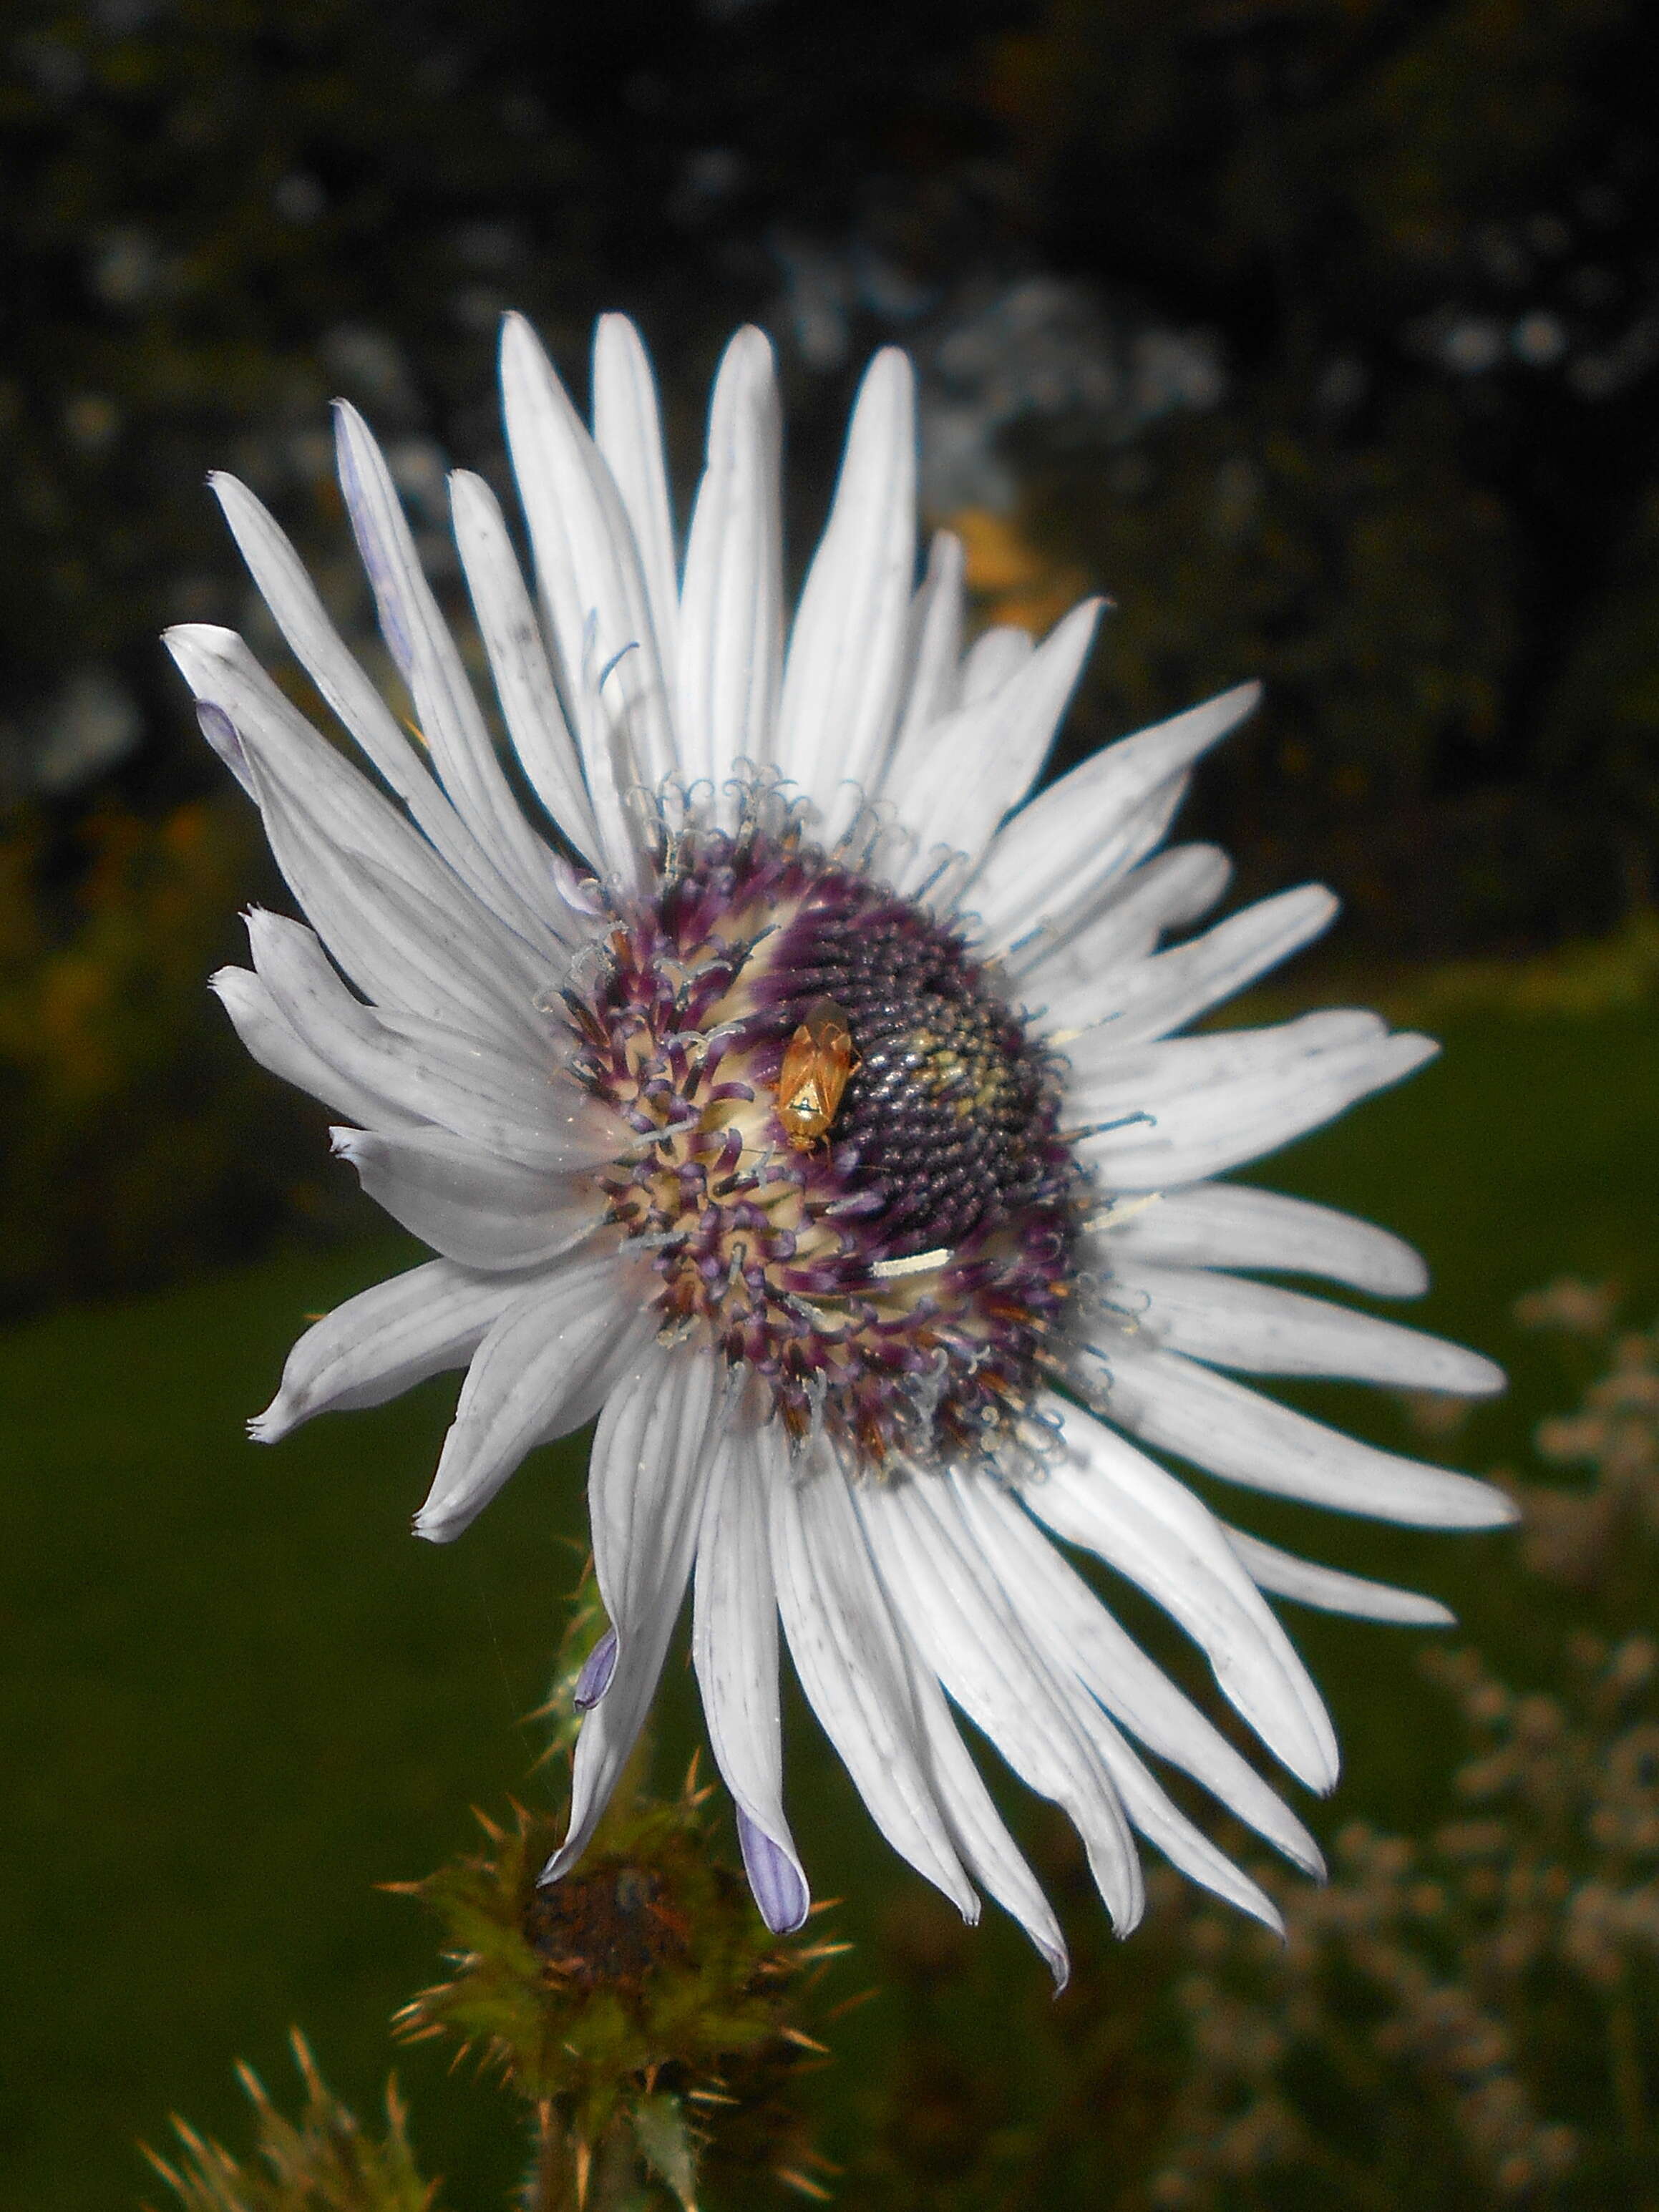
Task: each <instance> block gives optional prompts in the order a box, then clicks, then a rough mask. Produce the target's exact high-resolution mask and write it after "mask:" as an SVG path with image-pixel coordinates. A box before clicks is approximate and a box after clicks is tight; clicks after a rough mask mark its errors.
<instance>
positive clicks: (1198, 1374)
mask: <svg viewBox="0 0 1659 2212" xmlns="http://www.w3.org/2000/svg"><path fill="white" fill-rule="evenodd" d="M1109 1364H1110V1373H1111V1383H1110V1388H1109V1395H1108V1397H1107V1401H1106V1403H1107V1405H1108V1407H1109V1411H1110V1414H1111V1418H1112V1419H1113V1420H1115V1421H1117V1422H1120V1423H1121V1425H1123V1426H1124V1427H1125V1428H1127V1429H1129V1430H1132V1431H1133V1433H1134V1434H1135V1435H1136V1436H1139V1437H1146V1440H1147V1441H1148V1443H1154V1444H1157V1445H1158V1446H1160V1447H1161V1448H1162V1449H1164V1450H1165V1451H1172V1452H1176V1453H1178V1454H1179V1455H1181V1457H1182V1459H1188V1460H1190V1461H1192V1462H1193V1463H1194V1466H1196V1467H1201V1468H1207V1469H1208V1471H1209V1472H1210V1473H1211V1474H1218V1475H1220V1476H1221V1477H1222V1478H1223V1479H1224V1480H1226V1481H1228V1482H1242V1483H1246V1484H1248V1485H1249V1487H1250V1488H1251V1489H1253V1490H1269V1491H1273V1492H1277V1494H1278V1495H1279V1496H1280V1497H1282V1498H1306V1499H1307V1500H1308V1501H1309V1502H1310V1504H1315V1505H1328V1506H1332V1507H1334V1509H1335V1510H1337V1511H1338V1512H1340V1513H1364V1514H1369V1515H1370V1516H1372V1517H1373V1518H1374V1519H1376V1520H1378V1521H1401V1522H1406V1523H1407V1524H1408V1525H1410V1526H1413V1527H1416V1528H1502V1527H1504V1525H1505V1524H1506V1523H1508V1522H1511V1521H1513V1520H1514V1519H1515V1517H1516V1509H1515V1506H1514V1504H1513V1503H1512V1502H1511V1501H1510V1499H1509V1498H1506V1497H1505V1496H1504V1492H1502V1491H1501V1490H1495V1489H1493V1487H1492V1485H1491V1484H1490V1483H1486V1482H1476V1481H1475V1480H1474V1479H1473V1478H1472V1477H1471V1476H1469V1475H1467V1474H1451V1473H1450V1472H1449V1470H1448V1469H1446V1468H1439V1467H1427V1466H1425V1465H1424V1464H1423V1463H1422V1462H1420V1461H1419V1460H1412V1459H1401V1457H1399V1456H1398V1455H1397V1454H1395V1453H1394V1452H1385V1451H1379V1450H1378V1449H1376V1446H1375V1445H1374V1444H1364V1443H1358V1442H1357V1441H1356V1440H1355V1439H1354V1438H1353V1437H1345V1436H1343V1435H1341V1434H1340V1431H1337V1430H1335V1429H1328V1428H1326V1427H1325V1426H1324V1425H1323V1424H1322V1422H1319V1421H1314V1420H1310V1419H1309V1418H1308V1417H1307V1415H1306V1414H1305V1413H1292V1412H1291V1409H1290V1407H1288V1406H1279V1405H1275V1404H1274V1403H1273V1400H1272V1399H1270V1398H1263V1397H1261V1396H1260V1395H1258V1394H1257V1393H1256V1392H1255V1391H1254V1390H1247V1389H1244V1387H1243V1385H1242V1384H1241V1383H1233V1382H1231V1381H1229V1380H1228V1379H1227V1377H1226V1376H1221V1375H1217V1374H1215V1373H1213V1372H1212V1370H1210V1369H1209V1368H1207V1367H1200V1366H1197V1365H1195V1364H1194V1362H1193V1361H1191V1360H1190V1359H1183V1358H1182V1357H1181V1356H1180V1354H1179V1353H1178V1352H1158V1351H1156V1350H1154V1349H1153V1348H1152V1346H1149V1345H1142V1344H1140V1343H1139V1342H1137V1341H1136V1340H1135V1339H1133V1337H1125V1338H1122V1339H1121V1340H1119V1341H1118V1342H1116V1343H1115V1344H1114V1346H1113V1347H1112V1352H1111V1359H1110V1363H1109Z"/></svg>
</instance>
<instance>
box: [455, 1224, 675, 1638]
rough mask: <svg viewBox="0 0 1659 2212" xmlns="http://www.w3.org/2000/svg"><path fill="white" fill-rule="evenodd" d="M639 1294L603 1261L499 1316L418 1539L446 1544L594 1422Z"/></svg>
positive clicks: (548, 1281)
mask: <svg viewBox="0 0 1659 2212" xmlns="http://www.w3.org/2000/svg"><path fill="white" fill-rule="evenodd" d="M636 1289H637V1285H636V1283H635V1279H634V1278H633V1276H632V1275H631V1274H630V1273H628V1272H627V1271H626V1270H625V1269H624V1268H623V1267H622V1265H621V1263H620V1262H619V1261H618V1260H617V1257H616V1255H614V1254H612V1253H608V1252H607V1253H602V1254H600V1255H599V1256H598V1257H597V1258H594V1259H591V1260H586V1261H577V1262H575V1263H574V1264H571V1265H567V1266H563V1267H559V1268H558V1269H557V1270H556V1272H555V1273H552V1274H550V1275H547V1276H544V1277H543V1278H541V1279H539V1280H538V1281H537V1282H536V1283H535V1284H534V1285H533V1286H532V1288H530V1289H528V1290H526V1291H524V1292H523V1294H522V1295H521V1296H520V1297H518V1298H516V1299H515V1300H514V1301H513V1304H511V1305H509V1306H507V1308H506V1309H505V1310H504V1311H503V1312H502V1314H501V1317H500V1318H499V1320H497V1321H496V1322H495V1325H494V1327H493V1328H491V1329H490V1330H489V1334H487V1335H486V1336H485V1337H484V1339H483V1341H482V1342H481V1343H480V1345H479V1346H478V1349H477V1352H475V1353H474V1354H473V1358H472V1364H471V1367H470V1368H469V1369H468V1370H467V1376H466V1381H465V1383H463V1384H462V1385H461V1395H460V1397H459V1400H458V1401H457V1403H456V1407H455V1419H454V1420H453V1423H452V1424H451V1425H450V1430H449V1433H448V1435H447V1437H445V1438H444V1448H443V1451H442V1454H441V1456H440V1458H439V1461H438V1471H437V1473H436V1474H435V1476H434V1477H433V1479H432V1488H431V1490H430V1491H429V1492H428V1494H427V1499H426V1503H425V1504H423V1505H422V1508H421V1510H420V1511H419V1512H418V1513H417V1514H416V1516H415V1533H416V1535H418V1536H424V1537H426V1538H427V1539H428V1541H429V1542H431V1543H434V1544H447V1543H450V1542H452V1541H453V1539H454V1538H455V1537H457V1536H459V1534H461V1531H462V1530H463V1529H464V1528H467V1527H469V1526H470V1525H471V1522H473V1521H475V1520H476V1519H477V1516H478V1515H479V1514H480V1513H482V1512H483V1509H484V1507H485V1506H486V1505H488V1504H489V1501H490V1499H491V1498H493V1497H494V1496H495V1493H496V1492H497V1491H498V1490H500V1489H501V1486H502V1485H503V1484H504V1483H505V1482H507V1480H509V1478H510V1477H511V1476H512V1475H513V1474H515V1473H516V1472H517V1470H518V1468H519V1465H520V1462H521V1461H522V1460H523V1458H524V1457H525V1455H526V1453H527V1452H529V1451H531V1450H532V1449H534V1448H535V1446H536V1445H537V1444H538V1443H545V1442H547V1441H548V1440H549V1439H550V1437H555V1436H562V1435H567V1434H568V1432H569V1431H571V1430H572V1429H579V1428H580V1426H581V1425H582V1423H583V1422H584V1421H586V1420H590V1419H592V1416H593V1414H594V1413H596V1412H597V1410H598V1404H599V1399H600V1398H601V1397H602V1396H603V1395H604V1393H605V1390H606V1389H608V1387H609V1384H610V1382H611V1378H612V1376H613V1372H614V1370H615V1368H616V1364H617V1351H618V1346H619V1343H620V1342H621V1341H623V1340H627V1341H628V1342H629V1350H630V1351H631V1350H632V1349H633V1344H632V1336H631V1333H630V1331H629V1329H628V1328H627V1327H626V1326H625V1324H627V1323H628V1322H629V1321H630V1320H632V1319H633V1318H635V1313H636V1308H635V1297H634V1293H635V1291H636ZM613 1620H614V1616H613Z"/></svg>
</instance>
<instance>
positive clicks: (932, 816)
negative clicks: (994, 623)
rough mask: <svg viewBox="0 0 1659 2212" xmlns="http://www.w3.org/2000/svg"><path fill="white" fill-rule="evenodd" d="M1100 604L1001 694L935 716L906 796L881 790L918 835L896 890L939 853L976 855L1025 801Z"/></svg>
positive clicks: (1057, 632) (1022, 668)
mask: <svg viewBox="0 0 1659 2212" xmlns="http://www.w3.org/2000/svg"><path fill="white" fill-rule="evenodd" d="M1101 605H1102V602H1101V601H1100V600H1098V599H1090V600H1086V601H1085V603H1084V605H1082V606H1080V607H1074V608H1073V611H1072V612H1071V613H1070V614H1069V615H1067V616H1066V619H1065V621H1064V622H1062V623H1058V624H1057V625H1056V627H1055V628H1054V630H1053V631H1051V632H1050V634H1049V635H1048V637H1046V638H1045V639H1044V640H1043V641H1042V646H1041V647H1039V648H1038V650H1037V651H1036V653H1035V654H1030V655H1027V656H1024V658H1023V659H1022V661H1021V665H1019V667H1018V669H1017V670H1015V671H1014V672H1013V673H1012V674H1011V675H1010V676H1009V677H1008V678H1007V679H1006V682H1005V683H1004V684H1002V685H1001V687H1000V689H999V690H995V691H993V692H990V693H988V694H987V695H986V696H982V697H981V698H979V699H977V700H975V701H974V702H972V703H971V704H967V705H963V706H962V707H960V708H957V712H956V713H955V714H950V715H947V716H946V717H945V720H943V721H940V722H936V723H935V724H934V725H933V728H932V729H931V730H930V731H929V732H928V733H927V738H926V739H925V740H924V741H922V743H921V744H920V745H918V746H917V747H916V748H915V752H916V754H917V756H918V758H917V761H916V766H915V777H916V784H915V787H913V789H912V791H911V792H909V793H905V794H903V795H902V796H901V794H900V793H898V792H897V791H896V790H894V789H893V788H892V787H891V784H890V786H889V789H888V792H887V795H888V796H889V797H890V798H891V799H893V801H894V804H895V805H897V806H899V807H900V809H901V811H902V812H903V813H904V814H905V816H906V817H907V822H908V827H909V828H911V829H913V830H914V831H915V833H916V835H917V836H918V837H919V838H920V839H921V853H920V854H918V856H917V858H916V860H915V861H913V862H912V863H911V865H910V866H909V867H908V868H907V869H906V870H904V871H903V872H902V874H901V875H900V877H899V879H898V887H899V889H900V890H908V889H912V888H914V887H915V886H916V885H918V884H921V882H922V881H923V880H924V879H925V878H926V877H927V874H928V872H930V870H931V869H933V867H934V866H936V865H937V855H938V854H939V852H940V851H944V852H946V853H960V854H963V856H964V857H965V859H966V860H968V861H969V863H971V862H973V861H975V860H977V859H978V857H979V855H980V854H981V853H982V852H983V851H984V850H985V848H986V846H987V844H988V843H989V842H990V840H991V837H992V835H993V833H994V830H995V829H996V826H997V823H999V822H1000V821H1001V819H1002V817H1003V816H1004V815H1005V814H1006V813H1007V811H1008V810H1009V809H1010V808H1011V807H1012V806H1017V805H1018V804H1019V802H1020V800H1021V799H1024V796H1025V794H1026V793H1027V792H1028V791H1029V790H1030V787H1031V785H1032V783H1033V782H1034V781H1036V776H1037V774H1038V772H1039V770H1040V769H1041V768H1042V763H1043V761H1044V760H1045V759H1046V758H1047V757H1048V748H1049V746H1050V745H1051V744H1053V742H1054V732H1055V731H1056V730H1057V729H1058V728H1059V727H1060V717H1061V716H1062V715H1063V714H1064V713H1065V712H1066V707H1067V705H1068V704H1069V703H1070V701H1071V696H1072V693H1073V690H1074V689H1075V688H1076V684H1077V679H1078V678H1079V675H1080V674H1081V672H1082V669H1083V663H1084V660H1085V657H1086V655H1087V653H1088V651H1089V647H1090V644H1091V641H1092V640H1093V637H1094V632H1095V624H1096V623H1097V621H1098V620H1099V617H1100V610H1101ZM1021 635H1024V632H1022V633H1021Z"/></svg>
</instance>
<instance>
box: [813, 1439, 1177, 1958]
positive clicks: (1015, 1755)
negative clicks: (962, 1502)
mask: <svg viewBox="0 0 1659 2212" xmlns="http://www.w3.org/2000/svg"><path fill="white" fill-rule="evenodd" d="M857 1502H858V1508H859V1513H860V1517H861V1519H862V1520H863V1522H864V1525H865V1528H866V1530H867V1532H868V1534H869V1537H870V1541H871V1547H872V1551H873V1553H874V1554H875V1559H876V1564H877V1565H878V1568H879V1570H880V1571H881V1575H882V1579H883V1580H884V1583H886V1585H887V1590H888V1595H889V1596H890V1599H891V1600H892V1602H893V1605H894V1607H895V1609H896V1611H897V1612H898V1613H899V1614H900V1616H901V1618H902V1620H903V1621H904V1623H905V1625H906V1626H907V1627H908V1630H909V1632H910V1633H911V1635H912V1636H913V1637H914V1638H915V1641H916V1644H917V1645H918V1646H919V1648H920V1650H921V1654H922V1656H923V1657H924V1658H925V1659H926V1660H927V1663H928V1665H929V1666H931V1667H932V1668H933V1670H934V1672H935V1673H936V1674H938V1675H939V1679H940V1680H941V1681H942V1682H943V1683H944V1685H945V1688H946V1689H947V1690H948V1691H949V1692H950V1693H951V1697H952V1698H953V1699H955V1700H956V1702H957V1705H960V1706H961V1707H962V1709H963V1711H964V1712H965V1713H966V1714H967V1715H968V1716H969V1718H970V1719H971V1720H972V1721H974V1722H975V1724H976V1725H977V1726H978V1727H980V1728H981V1729H983V1730H984V1732H985V1734H986V1735H987V1736H988V1737H989V1738H990V1740H991V1741H992V1742H993V1743H994V1745H995V1746H996V1747H997V1749H998V1750H999V1751H1000V1753H1001V1754H1002V1756H1003V1758H1004V1759H1006V1761H1007V1762H1008V1764H1009V1765H1010V1766H1012V1768H1013V1770H1014V1771H1015V1773H1016V1774H1018V1776H1019V1777H1020V1778H1021V1779H1022V1780H1023V1781H1024V1782H1026V1783H1027V1784H1030V1787H1031V1788H1032V1789H1033V1790H1039V1791H1040V1792H1041V1793H1042V1796H1045V1797H1048V1798H1052V1799H1053V1800H1054V1802H1055V1803H1056V1804H1059V1805H1062V1806H1064V1808H1066V1812H1067V1814H1069V1815H1070V1816H1071V1819H1072V1821H1073V1825H1074V1826H1076V1828H1077V1831H1078V1832H1079V1835H1080V1836H1081V1837H1082V1838H1083V1842H1084V1847H1085V1850H1086V1851H1087V1853H1088V1856H1089V1864H1090V1867H1091V1870H1092V1872H1093V1874H1094V1877H1095V1882H1096V1885H1097V1887H1098V1889H1099V1891H1100V1893H1101V1896H1102V1898H1103V1899H1104V1901H1105V1903H1106V1906H1107V1909H1108V1910H1109V1912H1110V1913H1111V1916H1112V1921H1113V1924H1114V1926H1115V1928H1116V1929H1118V1931H1119V1932H1120V1933H1123V1932H1125V1931H1127V1929H1130V1928H1132V1927H1133V1925H1134V1923H1135V1922H1136V1921H1137V1920H1138V1919H1139V1917H1140V1913H1141V1910H1142V1907H1143V1905H1144V1904H1145V1892H1144V1890H1143V1887H1142V1884H1141V1880H1140V1866H1139V1860H1138V1859H1137V1857H1136V1856H1135V1850H1134V1845H1133V1842H1132V1841H1131V1840H1130V1837H1129V1831H1128V1824H1127V1821H1126V1820H1125V1819H1124V1816H1123V1808H1122V1807H1121V1804H1120V1803H1119V1802H1118V1799H1117V1795H1116V1792H1115V1790H1113V1788H1112V1786H1111V1784H1110V1781H1109V1778H1108V1777H1107V1775H1106V1772H1105V1770H1104V1769H1103V1766H1102V1765H1101V1763H1100V1759H1099V1757H1098V1755H1097V1753H1096V1752H1095V1751H1094V1749H1093V1747H1092V1746H1091V1744H1090V1742H1089V1740H1088V1738H1087V1736H1086V1735H1085V1733H1084V1731H1083V1729H1082V1728H1081V1727H1080V1726H1079V1723H1078V1721H1077V1719H1076V1717H1075V1715H1074V1713H1073V1710H1072V1705H1073V1698H1072V1697H1071V1696H1070V1695H1068V1691H1067V1686H1066V1683H1065V1682H1063V1681H1056V1680H1055V1679H1054V1675H1053V1674H1051V1673H1050V1671H1049V1669H1048V1667H1047V1666H1046V1665H1045V1664H1044V1662H1043V1661H1042V1658H1041V1657H1040V1656H1039V1655H1038V1654H1037V1653H1036V1652H1035V1651H1034V1650H1032V1648H1031V1644H1030V1639H1029V1638H1027V1637H1026V1636H1025V1635H1024V1632H1023V1631H1022V1630H1021V1628H1020V1626H1019V1624H1018V1621H1017V1620H1015V1618H1014V1617H1013V1614H1012V1609H1011V1608H1010V1607H1009V1604H1008V1601H1007V1597H1006V1593H1005V1592H1004V1591H1003V1589H1002V1588H1001V1586H1000V1583H998V1581H997V1578H996V1575H995V1572H994V1570H993V1568H992V1566H991V1565H990V1563H989V1562H988V1561H987V1559H985V1557H984V1555H983V1554H982V1553H981V1551H980V1549H979V1547H978V1545H977V1544H976V1543H975V1541H974V1539H973V1536H972V1534H971V1533H970V1532H969V1531H968V1530H967V1529H966V1528H964V1527H963V1522H962V1519H961V1516H960V1513H959V1511H958V1510H957V1507H956V1504H955V1502H954V1499H953V1498H951V1496H950V1494H949V1492H947V1491H946V1490H945V1486H943V1485H942V1484H936V1483H933V1482H931V1481H927V1480H921V1481H915V1480H912V1481H908V1482H902V1483H889V1484H876V1483H870V1484H866V1485H865V1486H863V1487H862V1488H861V1489H860V1492H858V1493H857Z"/></svg>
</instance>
